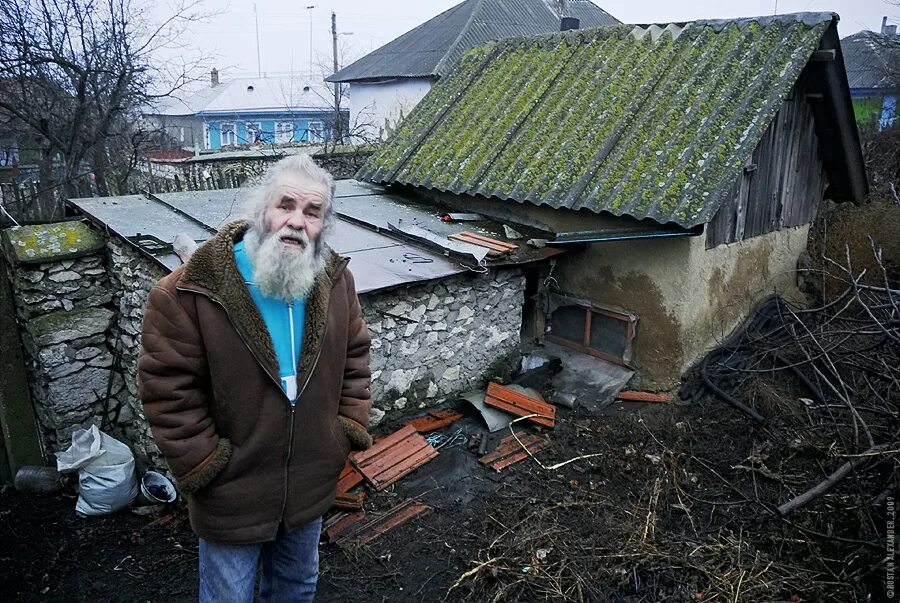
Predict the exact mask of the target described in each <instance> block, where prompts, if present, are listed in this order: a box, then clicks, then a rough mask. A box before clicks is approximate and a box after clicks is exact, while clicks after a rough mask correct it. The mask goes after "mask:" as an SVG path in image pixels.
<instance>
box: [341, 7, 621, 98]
mask: <svg viewBox="0 0 900 603" xmlns="http://www.w3.org/2000/svg"><path fill="white" fill-rule="evenodd" d="M556 7H557V3H556V1H555V0H465V2H461V3H459V4H457V5H456V6H454V7H452V8H449V9H447V10H446V11H444V12H442V13H441V14H439V15H437V16H436V17H434V18H432V19H429V20H428V21H426V22H425V23H422V24H421V25H419V26H418V27H416V28H414V29H411V30H410V31H408V32H406V33H405V34H403V35H402V36H400V37H399V38H396V39H394V40H392V41H391V42H388V43H387V44H385V45H384V46H382V47H381V48H378V49H377V50H374V51H372V52H370V53H369V54H367V55H366V56H364V57H362V58H361V59H359V60H358V61H356V62H354V63H352V64H350V65H348V66H347V67H345V68H343V69H341V70H340V71H338V72H337V73H335V74H333V75H331V76H329V77H328V78H327V79H328V81H329V82H351V81H365V80H377V79H386V78H404V77H405V78H409V77H435V76H441V75H443V74H445V73H446V72H447V71H449V69H450V68H451V67H452V66H453V65H454V64H455V63H456V61H457V60H458V59H459V57H460V56H462V54H463V53H464V52H465V51H466V50H468V49H469V48H472V47H473V46H477V45H479V44H484V43H485V42H490V41H491V40H499V39H501V38H506V37H510V36H522V35H534V34H540V33H546V32H551V31H558V30H559V22H560V17H559V14H558V13H557V8H556ZM566 16H570V17H576V18H578V19H580V20H581V25H582V26H583V27H589V26H595V25H612V24H614V23H618V21H617V20H616V19H615V18H614V17H612V16H610V15H609V13H607V12H606V11H604V10H603V9H601V8H599V7H598V6H597V5H596V4H594V3H593V2H590V0H568V2H567V3H566Z"/></svg>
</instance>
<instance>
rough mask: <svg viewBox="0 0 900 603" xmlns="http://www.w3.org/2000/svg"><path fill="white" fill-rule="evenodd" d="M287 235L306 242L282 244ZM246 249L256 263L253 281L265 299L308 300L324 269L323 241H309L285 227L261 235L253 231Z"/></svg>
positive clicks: (248, 234) (246, 241) (247, 236)
mask: <svg viewBox="0 0 900 603" xmlns="http://www.w3.org/2000/svg"><path fill="white" fill-rule="evenodd" d="M284 236H290V237H294V238H296V239H299V240H301V241H303V246H302V247H297V246H293V245H288V244H285V243H282V242H281V237H284ZM244 247H245V248H246V250H247V255H249V256H250V261H251V263H252V264H253V281H254V283H255V284H256V285H257V286H258V287H259V290H260V291H261V292H262V294H263V295H265V296H266V297H273V298H275V299H281V300H284V301H288V302H289V301H292V300H295V299H298V298H302V297H306V295H307V294H308V293H309V292H310V290H312V287H313V284H314V283H315V281H316V277H317V276H318V275H319V273H320V272H322V270H324V269H325V254H324V253H322V252H321V251H320V249H321V247H323V245H322V242H321V241H319V242H316V243H312V242H310V240H309V237H307V236H306V233H305V232H304V231H302V230H293V229H291V228H288V227H284V228H282V229H281V230H279V231H278V232H265V233H262V236H260V233H259V232H257V230H256V229H255V228H250V230H248V231H247V234H246V235H244Z"/></svg>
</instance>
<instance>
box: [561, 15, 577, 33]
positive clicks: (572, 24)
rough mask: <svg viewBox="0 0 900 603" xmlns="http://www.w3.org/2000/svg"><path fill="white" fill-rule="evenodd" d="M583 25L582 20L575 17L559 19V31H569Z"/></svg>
mask: <svg viewBox="0 0 900 603" xmlns="http://www.w3.org/2000/svg"><path fill="white" fill-rule="evenodd" d="M579 27H581V21H579V20H578V19H576V18H575V17H563V18H562V19H560V20H559V31H569V30H570V29H578V28H579Z"/></svg>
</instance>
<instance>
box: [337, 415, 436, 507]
mask: <svg viewBox="0 0 900 603" xmlns="http://www.w3.org/2000/svg"><path fill="white" fill-rule="evenodd" d="M437 455H438V451H437V450H435V449H434V448H433V447H432V446H430V445H429V444H428V442H426V441H425V438H423V437H422V436H421V434H419V432H417V431H416V430H415V429H414V428H413V427H412V426H410V425H407V426H405V427H402V428H401V429H399V430H398V431H396V432H394V433H393V434H391V435H389V436H387V437H385V438H382V439H381V440H379V441H377V442H376V443H375V444H374V445H373V446H372V447H371V448H369V449H368V450H363V451H361V452H357V453H356V454H353V455H351V457H350V460H351V462H352V463H353V465H354V467H356V468H357V469H358V470H359V472H360V473H362V474H363V476H365V478H366V481H368V482H369V484H371V486H372V487H373V488H375V490H379V491H380V490H384V489H385V488H387V487H388V486H390V485H391V484H393V483H394V482H396V481H397V480H399V479H400V478H402V477H403V476H405V475H407V474H408V473H410V472H412V471H413V470H415V469H417V468H418V467H419V466H421V465H423V464H425V463H426V462H428V461H429V460H431V459H433V458H434V457H436V456H437Z"/></svg>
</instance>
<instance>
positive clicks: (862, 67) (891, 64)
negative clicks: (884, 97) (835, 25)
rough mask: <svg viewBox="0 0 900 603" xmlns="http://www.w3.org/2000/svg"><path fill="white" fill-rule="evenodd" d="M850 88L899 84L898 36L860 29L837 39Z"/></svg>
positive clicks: (884, 87)
mask: <svg viewBox="0 0 900 603" xmlns="http://www.w3.org/2000/svg"><path fill="white" fill-rule="evenodd" d="M841 50H842V51H843V53H844V63H845V64H846V65H847V80H848V81H849V82H850V87H851V88H868V89H879V88H880V89H887V90H896V89H898V88H900V36H896V35H894V36H887V35H883V34H878V33H875V32H871V31H861V32H859V33H855V34H853V35H852V36H847V37H846V38H844V39H843V40H841Z"/></svg>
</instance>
